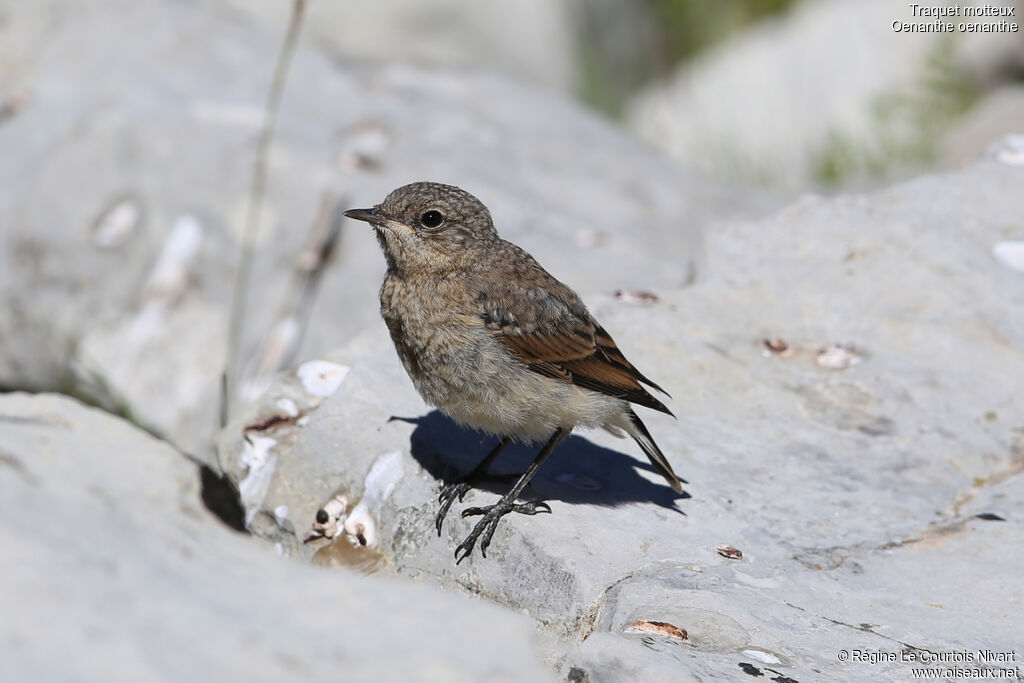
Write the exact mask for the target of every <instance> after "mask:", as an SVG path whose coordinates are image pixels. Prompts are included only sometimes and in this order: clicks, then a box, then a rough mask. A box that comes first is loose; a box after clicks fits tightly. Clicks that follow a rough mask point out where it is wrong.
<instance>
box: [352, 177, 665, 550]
mask: <svg viewBox="0 0 1024 683" xmlns="http://www.w3.org/2000/svg"><path fill="white" fill-rule="evenodd" d="M345 215H346V216H348V217H349V218H355V219H357V220H361V221H366V222H368V223H370V225H372V226H373V227H374V228H375V229H376V233H377V241H378V242H379V243H380V246H381V249H383V251H384V257H385V258H386V259H387V264H388V269H387V275H385V277H384V284H383V285H382V286H381V289H380V312H381V315H382V316H383V318H384V322H385V323H387V326H388V330H390V332H391V339H392V340H393V341H394V343H395V349H397V351H398V355H399V357H400V358H401V360H402V364H403V365H404V366H405V369H406V371H407V372H408V373H409V377H411V378H412V381H413V384H414V385H415V386H416V389H417V390H418V391H419V393H420V395H421V396H422V397H423V399H424V400H425V401H426V402H427V403H428V404H430V405H433V406H436V407H437V408H438V409H439V410H440V411H441V412H442V413H445V414H446V415H448V416H450V417H451V418H453V419H454V420H455V421H456V422H459V423H460V424H463V425H467V426H469V427H473V428H476V429H479V430H482V431H485V432H488V433H491V434H494V435H495V436H498V437H499V438H500V441H499V442H498V444H497V446H495V447H494V449H493V450H492V451H491V452H490V453H489V454H488V455H487V457H486V458H484V459H483V461H481V462H480V464H479V465H477V466H476V468H474V469H473V471H472V472H470V473H469V474H468V475H467V476H466V477H465V478H463V480H462V481H459V482H457V483H454V484H449V485H447V486H445V487H443V488H442V490H441V494H440V496H439V501H440V503H441V508H440V510H439V511H438V513H437V517H436V518H435V525H436V527H437V532H438V534H440V533H441V523H442V521H443V520H444V517H445V515H446V514H447V513H448V510H449V508H450V507H451V505H452V503H453V502H454V500H455V499H456V498H458V499H459V500H460V501H461V500H462V498H463V496H465V494H466V492H467V491H469V489H470V486H471V484H472V483H473V482H474V481H477V480H478V479H480V478H481V477H482V476H483V475H485V474H486V472H487V469H488V468H489V467H490V465H491V463H492V462H493V461H494V460H495V458H497V457H498V454H499V453H500V452H501V450H502V449H503V448H504V447H505V446H506V445H507V444H508V443H510V442H511V441H512V440H513V439H517V440H519V441H523V442H526V443H533V442H537V441H541V440H544V441H545V444H544V447H543V448H541V450H540V453H539V454H538V455H537V457H536V458H535V459H534V461H533V462H532V463H531V464H530V466H529V467H528V468H527V469H526V472H524V473H523V474H522V476H521V477H520V478H519V480H518V481H517V482H516V484H515V485H514V486H513V487H512V489H511V490H510V491H509V492H508V493H507V494H506V495H505V496H504V497H503V498H502V499H501V500H500V501H498V502H497V503H496V504H494V505H490V506H487V507H482V508H477V507H473V508H468V509H466V510H464V511H463V513H462V516H463V517H468V516H471V515H482V516H483V519H481V520H480V522H478V523H477V525H476V526H475V527H474V528H473V530H472V532H470V534H469V535H468V536H467V537H466V539H465V540H464V541H463V542H462V543H461V544H460V545H459V546H458V548H456V550H455V557H456V559H457V561H458V562H461V561H462V560H463V559H465V558H466V557H467V556H469V554H470V553H471V552H472V551H473V548H474V546H475V545H476V542H477V540H478V539H480V537H481V536H483V538H482V540H481V543H480V552H481V553H482V554H484V556H485V557H486V551H487V546H488V545H489V544H490V541H491V537H492V536H493V535H494V531H495V529H496V528H497V525H498V522H499V521H500V520H501V518H502V517H503V516H504V515H506V514H508V513H510V512H520V513H524V514H536V513H537V512H539V511H546V512H550V511H551V509H550V507H548V506H547V504H546V503H516V498H517V497H518V496H519V494H520V493H521V492H522V490H523V489H524V488H525V487H526V485H527V483H529V481H530V479H531V478H532V477H533V475H534V474H536V472H537V470H538V469H539V468H540V466H541V465H542V464H543V463H544V461H545V460H546V459H547V457H548V456H549V455H551V452H552V451H553V450H554V449H555V447H556V446H557V445H558V444H559V443H560V442H561V441H562V439H564V438H565V437H566V436H568V435H569V433H570V432H571V431H572V430H573V428H575V427H603V428H605V429H607V430H609V431H611V432H613V433H618V434H621V433H622V432H626V433H628V434H629V435H630V436H632V437H633V438H634V439H635V440H636V442H637V443H638V444H639V445H640V448H641V449H642V450H643V452H644V453H645V454H646V455H647V457H648V458H650V461H651V463H652V464H653V465H654V467H655V468H657V470H658V471H659V472H660V473H661V475H662V476H663V477H665V479H666V480H667V481H668V483H669V485H670V486H671V487H672V488H673V489H674V490H675V491H676V492H677V493H682V490H683V488H682V484H681V483H680V480H679V478H678V477H677V476H676V474H675V472H673V471H672V466H671V465H670V464H669V462H668V460H666V459H665V455H664V454H663V453H662V452H661V449H660V448H658V445H657V444H656V443H654V439H653V438H652V437H651V434H650V432H648V431H647V428H646V427H645V426H644V423H643V422H641V421H640V418H639V417H637V414H636V413H635V412H633V410H632V408H631V407H630V403H636V404H637V405H641V406H644V407H647V408H652V409H654V410H659V411H661V412H663V413H668V414H669V415H671V414H672V413H671V412H670V411H669V409H668V408H666V407H665V405H664V404H663V403H662V402H661V401H659V400H658V399H656V398H655V397H654V396H652V395H651V394H650V393H649V392H648V391H647V389H645V388H644V387H643V386H642V384H646V385H647V386H649V387H652V388H654V389H657V390H658V391H661V392H662V393H665V392H664V390H663V389H661V387H659V386H658V385H657V384H655V383H654V382H652V381H651V380H649V379H647V377H645V376H644V375H643V374H641V373H640V371H639V370H637V369H636V368H635V367H633V365H632V364H631V363H630V362H629V361H628V360H626V357H625V356H623V355H622V352H621V351H619V348H618V347H617V346H616V345H615V342H614V341H613V340H612V338H611V336H609V335H608V333H607V332H605V331H604V329H603V328H602V327H601V326H600V325H599V324H598V323H597V321H595V320H594V318H593V317H591V315H590V313H589V312H588V311H587V308H586V306H584V305H583V302H582V301H580V298H579V296H577V295H576V293H575V292H573V291H572V290H571V289H569V288H568V287H566V286H565V285H564V284H562V283H561V282H559V281H558V280H556V279H555V278H554V277H553V276H552V275H550V274H549V273H548V272H547V271H546V270H544V269H543V268H541V266H540V264H538V263H537V261H535V260H534V258H533V257H532V256H530V255H529V254H527V253H526V252H525V251H523V250H522V249H520V248H519V247H517V246H516V245H514V244H512V243H511V242H506V241H505V240H503V239H501V238H500V237H498V233H497V232H496V231H495V229H494V224H493V222H492V220H491V214H490V212H489V211H488V210H487V207H485V206H484V205H483V204H482V203H481V202H480V201H479V200H478V199H477V198H476V197H474V196H473V195H471V194H469V193H468V192H466V191H464V190H461V189H459V188H457V187H454V186H451V185H442V184H440V183H412V184H410V185H405V186H403V187H400V188H398V189H397V190H395V191H393V192H392V193H391V194H389V195H388V196H387V198H386V199H385V200H384V201H383V202H382V203H381V204H378V205H377V206H375V207H373V208H372V209H352V210H349V211H346V212H345Z"/></svg>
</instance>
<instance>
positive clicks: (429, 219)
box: [420, 210, 444, 228]
mask: <svg viewBox="0 0 1024 683" xmlns="http://www.w3.org/2000/svg"><path fill="white" fill-rule="evenodd" d="M420 223H422V224H423V227H424V228H436V227H438V226H440V225H441V224H442V223H444V216H442V215H441V212H440V211H433V210H432V211H427V212H426V213H424V214H423V215H422V216H420Z"/></svg>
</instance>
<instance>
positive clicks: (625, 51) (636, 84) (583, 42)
mask: <svg viewBox="0 0 1024 683" xmlns="http://www.w3.org/2000/svg"><path fill="white" fill-rule="evenodd" d="M796 2H797V0H718V1H717V2H709V1H708V0H642V2H641V3H640V5H639V9H640V10H642V11H635V10H636V9H637V8H636V7H629V5H631V4H633V3H621V8H622V9H621V15H622V16H621V17H620V18H618V19H617V21H616V22H615V23H612V22H609V21H607V13H608V11H609V10H610V9H612V8H610V7H607V5H609V4H610V3H607V2H606V3H603V4H604V5H605V6H601V5H602V3H600V2H597V3H593V2H591V3H588V2H579V3H576V4H575V5H574V6H573V8H574V12H575V15H576V16H575V19H576V25H577V31H578V32H579V46H578V52H579V56H578V59H579V62H580V80H579V86H578V87H579V91H578V92H579V96H580V98H581V99H582V100H583V101H584V102H586V103H587V104H589V105H591V106H593V107H594V108H596V109H598V110H600V111H603V112H605V113H606V114H608V115H610V116H612V117H616V118H619V117H621V116H622V114H623V108H624V105H625V102H626V101H627V100H628V98H629V97H630V96H631V95H633V94H634V93H635V92H636V91H637V90H639V89H640V88H641V87H642V86H644V85H646V84H647V83H649V82H651V81H654V80H657V79H659V78H665V77H667V76H669V75H670V74H671V71H672V68H673V67H674V66H676V65H677V64H678V63H680V62H683V61H686V60H688V59H691V58H692V57H694V56H696V55H697V54H699V53H700V52H701V51H702V50H705V49H707V48H708V47H710V46H712V45H714V44H715V43H717V42H719V41H721V40H723V39H724V38H726V37H728V36H729V35H731V34H733V33H736V32H737V31H739V30H740V29H742V28H744V27H746V26H749V25H750V24H752V23H754V22H756V21H758V20H761V19H764V18H767V17H771V16H773V15H776V14H779V13H780V12H782V11H783V10H786V9H787V8H789V7H790V6H791V5H793V4H795V3H796ZM620 22H631V23H632V24H633V25H632V26H631V27H629V28H630V30H629V31H628V32H624V31H622V30H618V29H620V28H621V26H622V24H621V23H620ZM638 36H639V37H646V40H630V38H631V37H633V38H635V37H638Z"/></svg>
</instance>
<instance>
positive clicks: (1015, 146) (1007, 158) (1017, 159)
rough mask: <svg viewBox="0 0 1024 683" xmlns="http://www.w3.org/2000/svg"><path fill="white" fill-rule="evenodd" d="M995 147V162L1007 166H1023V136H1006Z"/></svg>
mask: <svg viewBox="0 0 1024 683" xmlns="http://www.w3.org/2000/svg"><path fill="white" fill-rule="evenodd" d="M997 145H998V147H997V149H996V160H997V161H999V162H1001V163H1004V164H1007V165H1008V166H1024V135H1007V136H1006V137H1004V138H1003V139H1002V140H1000V141H999V142H998V143H997Z"/></svg>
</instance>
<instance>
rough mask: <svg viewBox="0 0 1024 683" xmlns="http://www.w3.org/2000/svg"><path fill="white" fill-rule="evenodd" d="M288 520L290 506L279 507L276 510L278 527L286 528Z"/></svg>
mask: <svg viewBox="0 0 1024 683" xmlns="http://www.w3.org/2000/svg"><path fill="white" fill-rule="evenodd" d="M287 519H288V506H287V505H278V506H277V507H276V508H274V521H275V522H277V525H278V526H284V523H285V520H287Z"/></svg>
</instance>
